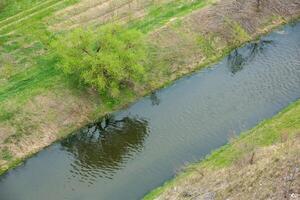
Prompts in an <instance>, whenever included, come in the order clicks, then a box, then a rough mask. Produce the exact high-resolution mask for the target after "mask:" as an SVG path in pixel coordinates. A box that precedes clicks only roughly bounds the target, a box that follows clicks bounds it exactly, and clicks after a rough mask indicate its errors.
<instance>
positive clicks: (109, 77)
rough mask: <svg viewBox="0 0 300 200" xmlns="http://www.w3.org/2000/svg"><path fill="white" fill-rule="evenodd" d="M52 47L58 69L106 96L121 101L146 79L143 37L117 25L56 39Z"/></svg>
mask: <svg viewBox="0 0 300 200" xmlns="http://www.w3.org/2000/svg"><path fill="white" fill-rule="evenodd" d="M51 47H52V48H53V50H54V52H56V54H57V56H58V57H59V61H60V62H59V64H58V67H59V68H60V69H61V70H62V71H63V72H64V73H66V74H68V75H70V76H73V77H75V78H76V79H78V80H80V82H81V83H85V84H88V85H90V86H91V87H93V88H95V89H97V90H98V91H99V92H100V93H101V94H102V95H107V96H110V97H117V96H118V95H119V93H120V90H121V89H122V88H125V87H133V85H134V84H135V83H137V82H140V81H142V80H143V78H144V77H145V67H144V66H145V62H146V58H147V53H146V47H145V43H144V39H143V35H142V33H140V32H139V31H137V30H131V29H127V28H125V27H123V26H120V25H117V24H110V25H105V26H102V27H100V28H98V29H96V30H90V29H88V30H84V29H82V28H78V29H75V30H73V31H71V32H70V33H68V34H66V35H61V36H59V37H58V38H56V39H55V40H54V41H53V42H52V43H51Z"/></svg>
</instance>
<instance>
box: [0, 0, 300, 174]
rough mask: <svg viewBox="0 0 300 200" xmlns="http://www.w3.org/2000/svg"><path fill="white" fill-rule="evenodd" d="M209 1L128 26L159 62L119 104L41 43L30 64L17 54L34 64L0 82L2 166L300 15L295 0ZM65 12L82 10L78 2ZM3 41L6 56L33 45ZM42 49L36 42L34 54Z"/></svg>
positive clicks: (163, 11) (154, 13)
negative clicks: (78, 84) (79, 78)
mask: <svg viewBox="0 0 300 200" xmlns="http://www.w3.org/2000/svg"><path fill="white" fill-rule="evenodd" d="M82 2H84V1H82ZM205 2H206V3H202V1H201V2H200V1H199V2H198V1H196V4H189V5H188V6H185V7H183V8H185V9H183V8H182V7H178V5H176V4H175V6H174V5H173V4H172V5H173V7H172V6H171V7H170V5H169V4H166V5H167V6H166V5H165V4H164V5H162V6H161V7H158V8H157V9H150V11H149V12H148V13H146V14H143V16H142V18H141V19H138V20H137V21H135V20H133V21H130V22H128V24H129V26H131V27H135V28H137V29H139V30H141V31H143V32H145V34H146V39H147V41H148V42H149V45H150V46H151V47H152V49H154V50H153V54H152V55H153V57H152V58H151V59H152V65H153V66H155V67H154V68H153V69H152V70H151V71H149V74H148V77H149V78H148V80H147V84H146V85H140V86H138V87H136V88H135V91H134V92H130V91H126V92H124V94H122V96H121V97H120V99H118V100H117V101H116V102H107V101H106V100H105V99H101V98H99V97H98V95H97V94H95V92H93V91H90V90H85V89H80V88H74V85H72V83H71V82H70V81H69V80H67V79H66V78H65V77H63V76H62V75H61V74H60V72H57V71H56V70H55V69H54V67H53V63H52V61H51V60H49V59H46V57H47V56H46V54H45V52H44V51H45V49H44V48H40V49H39V50H40V52H39V53H40V54H41V55H38V56H37V55H34V61H32V63H33V64H32V63H29V61H30V59H29V61H23V60H22V59H24V58H20V65H22V62H23V64H24V62H25V63H26V64H28V63H29V64H28V66H29V67H28V68H27V69H22V70H20V71H19V72H18V73H16V74H14V75H12V76H11V77H9V78H8V79H7V80H4V81H2V82H1V85H0V100H1V106H0V107H1V109H0V110H1V116H0V131H1V138H0V148H1V160H0V168H1V171H2V172H4V171H5V170H7V169H8V168H10V167H12V166H15V165H16V164H17V163H20V161H21V160H23V159H24V158H26V157H28V156H29V155H32V154H33V153H36V152H37V151H39V150H40V149H42V148H44V147H45V146H48V145H50V144H51V143H52V142H54V141H57V140H59V139H61V138H64V137H66V136H67V135H69V134H70V133H71V132H72V131H74V130H76V129H78V128H80V127H82V126H83V125H84V124H87V123H89V122H92V121H93V120H95V119H98V118H99V117H101V116H103V115H105V114H107V113H109V112H113V111H114V110H118V109H120V108H122V107H124V106H125V105H128V103H130V102H133V101H135V100H136V99H138V98H139V97H141V96H144V95H146V94H148V93H150V92H151V91H153V90H155V89H158V88H160V87H163V86H165V85H167V84H169V83H170V82H172V81H174V80H175V79H177V78H179V77H181V76H183V75H185V74H188V73H191V72H193V71H195V70H198V69H200V68H201V67H204V66H207V65H208V64H210V63H213V62H215V61H217V60H219V59H220V58H222V57H223V56H224V55H226V54H227V53H228V52H229V51H230V50H232V49H233V48H236V47H237V46H240V45H241V44H243V43H245V42H247V41H250V40H255V39H256V38H257V37H258V36H259V35H262V34H265V33H267V32H268V31H270V30H272V29H273V28H274V27H276V26H279V25H281V24H284V23H287V22H289V21H291V20H293V19H296V18H298V17H299V12H300V11H299V6H298V4H297V1H293V0H290V3H286V2H285V1H283V0H282V1H280V0H277V1H264V3H262V4H261V5H260V6H259V7H257V6H255V5H256V3H255V2H256V1H254V0H253V1H232V0H224V1H220V2H213V1H205ZM79 5H80V4H79ZM82 7H84V6H82ZM82 7H80V8H82ZM167 8H168V9H167ZM169 8H172V9H169ZM67 9H68V11H70V10H72V9H75V10H80V9H78V7H76V5H75V8H72V7H69V8H67ZM83 11H84V10H83ZM137 11H139V9H137ZM68 13H71V14H74V12H68ZM83 13H86V12H83ZM176 13H178V14H176ZM75 14H76V13H75ZM54 15H55V17H56V18H55V20H54V19H53V22H52V23H53V24H51V27H50V29H59V28H60V26H59V25H57V26H55V24H56V23H57V21H59V20H60V17H61V16H60V14H59V13H55V14H54ZM80 19H81V18H80ZM91 19H93V17H91ZM105 19H106V18H105ZM105 19H103V20H104V22H103V23H105ZM38 20H39V19H38ZM50 21H51V20H50ZM43 22H44V21H43ZM89 22H90V21H89ZM82 24H83V25H84V24H89V23H87V22H80V23H79V25H76V26H80V25H82ZM72 26H73V24H72V25H70V27H72ZM13 27H15V25H14V26H13ZM63 27H65V26H63ZM1 31H2V32H3V31H4V32H3V33H2V32H1V33H2V34H8V33H10V32H8V33H7V32H5V31H9V26H6V28H5V29H4V30H3V29H1ZM38 33H39V34H40V32H38ZM46 33H47V34H48V32H46ZM46 33H45V34H46ZM43 36H45V35H43ZM10 37H11V36H10ZM6 39H7V41H4V42H8V44H9V45H8V46H5V47H6V49H4V50H5V51H4V50H3V51H4V52H7V51H8V53H6V54H8V55H6V54H5V56H8V57H9V56H14V53H15V51H19V49H22V50H26V51H28V48H29V49H30V47H31V46H30V47H28V46H27V47H26V46H25V47H26V48H25V47H24V48H23V47H22V48H21V47H18V45H16V43H14V40H11V38H6ZM14 39H16V38H14ZM43 39H45V38H43V37H41V40H43ZM17 44H18V43H17ZM12 46H14V48H13V47H12ZM37 48H39V47H36V46H33V51H34V52H35V53H36V52H37V50H36V49H37ZM10 50H11V51H12V52H14V53H11V51H10ZM3 55H4V54H3ZM30 56H32V54H25V58H28V57H30ZM31 65H32V66H31ZM26 66H27V65H26Z"/></svg>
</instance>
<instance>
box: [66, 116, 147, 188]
mask: <svg viewBox="0 0 300 200" xmlns="http://www.w3.org/2000/svg"><path fill="white" fill-rule="evenodd" d="M147 126H148V122H147V121H146V120H143V119H137V118H132V117H124V118H123V119H121V120H116V119H115V118H114V117H113V116H107V117H105V118H104V119H103V120H102V121H101V122H99V123H96V124H93V125H91V126H89V127H87V128H85V129H84V130H82V131H81V133H79V134H76V135H74V136H72V137H70V138H68V139H66V140H64V141H63V142H62V143H61V145H62V147H63V148H64V149H65V150H66V151H68V152H70V153H71V154H72V156H73V157H74V162H73V163H72V164H71V165H72V170H71V171H70V172H71V174H72V175H71V176H72V177H73V178H79V179H80V181H82V182H87V183H89V184H93V182H95V181H96V179H97V178H98V177H104V178H110V179H111V178H112V177H113V175H114V173H115V172H116V171H117V170H119V169H121V168H122V167H123V166H124V164H125V163H126V162H127V161H128V160H129V159H131V158H132V157H133V156H134V154H135V153H137V152H140V151H141V150H142V148H143V143H144V141H145V139H146V137H147V135H148V127H147ZM69 178H71V177H69Z"/></svg>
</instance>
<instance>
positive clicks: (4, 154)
mask: <svg viewBox="0 0 300 200" xmlns="http://www.w3.org/2000/svg"><path fill="white" fill-rule="evenodd" d="M1 157H2V159H3V160H11V159H12V158H13V156H12V154H11V152H10V150H9V149H8V148H7V147H5V148H3V150H2V153H1Z"/></svg>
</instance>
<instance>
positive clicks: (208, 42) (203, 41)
mask: <svg viewBox="0 0 300 200" xmlns="http://www.w3.org/2000/svg"><path fill="white" fill-rule="evenodd" d="M197 43H198V45H199V46H200V48H201V50H202V52H203V53H204V55H205V56H206V57H207V58H209V57H211V56H212V55H213V54H214V53H215V47H214V46H215V45H214V43H213V38H212V37H204V36H203V35H199V36H198V38H197Z"/></svg>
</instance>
